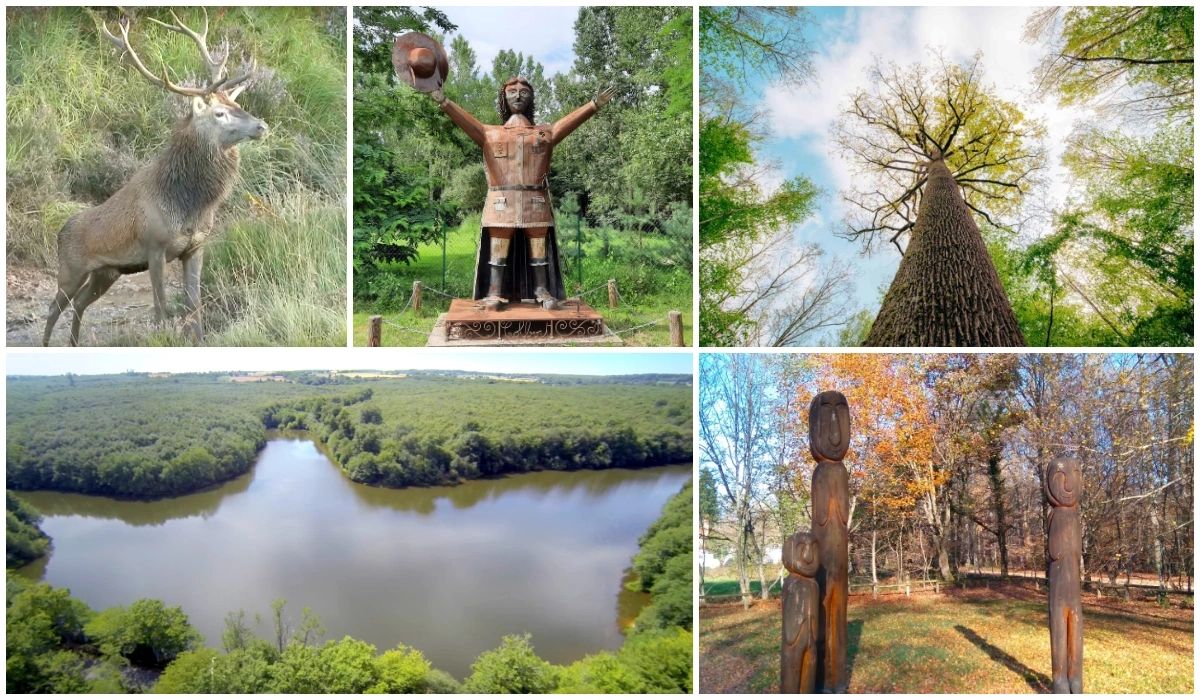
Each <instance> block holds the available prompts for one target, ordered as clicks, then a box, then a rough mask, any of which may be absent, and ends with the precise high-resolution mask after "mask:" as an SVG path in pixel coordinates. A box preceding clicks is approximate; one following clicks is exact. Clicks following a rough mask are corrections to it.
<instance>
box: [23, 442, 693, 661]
mask: <svg viewBox="0 0 1200 700" xmlns="http://www.w3.org/2000/svg"><path fill="white" fill-rule="evenodd" d="M690 474H691V468H690V466H668V467H655V468H652V469H641V470H625V469H609V470H604V471H594V472H538V473H534V474H524V475H520V476H514V477H508V478H504V479H497V480H480V481H472V482H469V483H466V484H463V485H460V486H454V487H443V488H427V489H418V488H414V489H403V490H392V489H382V488H371V487H367V486H362V485H360V484H355V483H353V482H351V481H350V480H349V479H347V478H346V477H344V476H343V475H342V474H341V472H339V471H338V470H337V468H336V467H335V466H334V465H333V464H332V463H330V462H329V460H328V459H327V458H326V457H325V456H324V455H323V454H321V452H320V451H319V450H318V449H317V447H316V445H314V444H313V443H312V442H311V441H310V440H308V439H305V438H302V437H295V436H280V437H278V438H277V439H273V440H271V441H270V442H268V443H267V446H266V448H265V449H264V450H263V452H262V453H261V454H260V455H259V458H258V462H257V464H256V465H255V467H254V469H252V470H251V471H250V473H248V474H246V475H244V476H242V477H239V478H238V479H235V480H233V481H231V482H228V483H226V484H224V485H223V486H221V487H220V488H218V489H214V490H212V491H206V492H204V493H199V494H193V495H190V496H184V497H181V498H171V499H166V500H161V501H154V502H149V503H146V502H137V501H117V500H113V499H109V498H100V497H96V496H80V495H75V494H63V493H53V492H47V491H39V492H25V493H23V494H22V496H23V497H24V498H25V499H26V500H28V501H29V502H30V503H31V504H33V506H34V507H35V508H37V509H38V510H39V511H41V512H42V514H43V515H44V516H45V520H44V521H43V523H42V529H43V530H45V531H46V532H47V533H48V534H49V535H50V536H51V537H52V538H53V540H54V545H53V551H52V553H51V554H50V555H49V556H48V557H46V558H44V559H41V560H39V561H36V562H34V563H32V564H30V565H29V566H26V567H25V568H23V569H21V570H20V573H22V574H24V575H27V576H30V577H32V578H37V579H43V580H45V581H47V582H49V583H51V584H54V585H56V586H65V587H67V588H70V589H71V592H72V594H73V595H75V596H77V597H79V598H81V599H83V600H84V601H86V602H87V603H88V604H89V605H91V606H92V607H93V608H97V609H100V608H105V607H109V606H113V605H127V604H129V603H131V602H133V601H134V600H137V599H138V598H160V599H162V600H164V601H167V602H168V603H169V604H172V605H181V606H182V607H183V609H184V611H185V612H186V613H187V614H188V617H189V618H190V619H191V621H192V624H193V625H195V626H196V628H197V629H199V630H200V632H201V633H202V634H203V635H204V636H205V640H206V643H207V644H208V645H209V646H215V647H219V646H220V643H221V641H220V640H221V629H222V626H223V620H224V617H225V614H226V613H227V612H230V611H234V610H238V609H244V610H245V611H246V612H247V619H252V618H253V616H254V614H255V613H258V614H260V615H262V617H263V620H267V619H269V617H270V610H271V601H272V600H273V599H275V598H281V597H282V598H287V600H288V607H287V612H288V615H289V616H290V617H291V619H292V621H293V622H296V621H298V620H299V617H300V609H301V608H302V607H305V606H307V607H310V608H312V609H313V611H314V612H315V613H316V614H317V615H318V616H319V617H320V618H321V622H322V623H323V624H324V626H325V627H326V629H327V634H326V637H325V638H326V639H340V638H341V637H342V636H343V635H350V636H352V637H356V638H359V639H364V640H366V641H368V642H370V643H372V644H374V645H376V646H377V647H378V648H379V650H380V651H383V650H384V649H387V648H390V647H392V646H394V645H396V644H398V643H403V644H407V645H409V646H413V647H416V648H417V649H420V650H421V651H422V652H423V653H424V654H425V655H426V657H428V658H429V660H430V661H431V662H432V663H433V664H434V666H436V667H437V668H441V669H443V670H445V671H448V672H450V673H451V674H453V675H455V676H457V677H459V678H462V677H464V676H465V675H467V674H468V673H469V671H470V664H471V662H472V661H473V660H474V659H475V657H477V656H478V655H479V654H480V652H483V651H485V650H487V649H492V648H495V647H496V646H497V645H498V644H499V643H500V638H501V636H502V635H505V634H519V633H523V632H529V633H531V634H532V635H533V640H532V641H533V644H534V647H535V649H537V651H538V654H539V655H540V656H542V657H543V658H546V659H549V660H551V661H553V662H555V663H566V662H570V661H573V660H576V659H579V658H580V657H582V656H584V655H586V654H589V653H593V652H596V651H599V650H602V649H615V648H617V647H619V646H620V645H621V642H622V639H623V638H622V635H621V626H620V621H621V620H622V619H628V618H629V616H630V615H631V614H636V609H637V608H638V607H640V606H641V605H644V603H645V600H644V598H643V597H641V596H638V595H636V594H633V595H631V594H629V593H622V578H623V577H624V576H625V572H626V570H627V569H628V567H629V565H630V561H631V558H632V557H633V555H634V554H635V553H636V552H637V547H638V546H637V540H638V537H639V536H640V535H641V534H642V533H643V532H644V531H645V530H646V528H647V527H648V526H649V525H650V523H652V522H653V521H654V520H655V519H656V518H657V517H658V515H659V513H660V512H661V510H662V506H663V504H664V503H666V501H667V499H668V498H669V497H670V496H671V495H672V494H674V493H675V492H676V491H678V490H679V489H680V487H682V486H683V484H684V483H685V482H686V481H687V479H688V478H689V476H690ZM258 631H259V633H260V634H261V635H262V636H264V637H267V638H269V637H270V634H269V629H268V627H267V623H265V622H263V623H261V624H260V625H259V628H258Z"/></svg>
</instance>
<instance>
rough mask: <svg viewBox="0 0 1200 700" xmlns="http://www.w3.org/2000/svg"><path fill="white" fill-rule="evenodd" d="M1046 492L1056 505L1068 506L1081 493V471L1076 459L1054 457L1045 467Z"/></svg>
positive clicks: (1075, 500)
mask: <svg viewBox="0 0 1200 700" xmlns="http://www.w3.org/2000/svg"><path fill="white" fill-rule="evenodd" d="M1046 493H1047V494H1048V495H1049V496H1050V502H1051V503H1053V504H1054V505H1056V506H1060V507H1064V508H1070V507H1072V506H1074V505H1076V504H1077V503H1079V497H1080V496H1081V495H1083V471H1082V470H1080V468H1079V460H1077V459H1056V460H1054V461H1053V462H1050V466H1049V467H1047V468H1046Z"/></svg>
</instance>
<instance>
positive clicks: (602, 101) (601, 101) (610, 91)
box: [594, 85, 617, 107]
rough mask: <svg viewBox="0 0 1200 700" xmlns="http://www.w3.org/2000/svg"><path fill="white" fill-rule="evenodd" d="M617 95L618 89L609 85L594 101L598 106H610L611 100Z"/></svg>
mask: <svg viewBox="0 0 1200 700" xmlns="http://www.w3.org/2000/svg"><path fill="white" fill-rule="evenodd" d="M615 94H617V89H616V88H615V87H613V86H612V85H609V86H608V87H606V88H604V89H603V90H601V91H600V92H598V93H596V99H595V100H594V101H595V103H596V106H597V107H603V106H604V105H606V104H608V103H609V100H611V99H612V98H613V95H615Z"/></svg>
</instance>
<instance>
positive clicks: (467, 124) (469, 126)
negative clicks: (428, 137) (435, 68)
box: [430, 90, 484, 146]
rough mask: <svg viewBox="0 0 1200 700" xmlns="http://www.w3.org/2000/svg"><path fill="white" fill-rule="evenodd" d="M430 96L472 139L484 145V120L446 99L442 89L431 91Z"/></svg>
mask: <svg viewBox="0 0 1200 700" xmlns="http://www.w3.org/2000/svg"><path fill="white" fill-rule="evenodd" d="M430 97H432V98H433V100H434V101H435V102H437V103H438V106H440V107H441V108H442V111H443V112H445V113H446V115H447V116H448V117H450V121H452V122H454V123H455V124H457V125H458V128H460V129H462V130H463V131H465V132H467V136H470V137H471V140H472V141H474V142H475V143H477V144H479V145H480V146H482V145H483V139H484V137H483V122H481V121H479V120H478V119H476V118H475V115H473V114H471V113H470V112H468V111H467V110H465V109H463V108H462V107H459V106H458V105H457V104H455V103H454V101H453V100H449V99H446V96H445V95H444V94H442V91H441V90H434V91H433V92H432V93H430Z"/></svg>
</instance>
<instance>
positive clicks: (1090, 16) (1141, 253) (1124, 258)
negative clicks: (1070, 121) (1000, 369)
mask: <svg viewBox="0 0 1200 700" xmlns="http://www.w3.org/2000/svg"><path fill="white" fill-rule="evenodd" d="M1193 15H1194V10H1193V8H1191V7H1073V8H1048V9H1045V10H1039V11H1038V12H1035V13H1034V14H1033V15H1032V16H1031V17H1030V19H1029V22H1028V24H1027V30H1028V31H1027V36H1028V38H1030V39H1037V40H1041V41H1042V42H1043V43H1044V44H1045V46H1046V49H1047V52H1046V55H1045V57H1044V59H1043V62H1042V64H1041V66H1040V68H1039V71H1038V74H1037V79H1038V88H1039V89H1040V90H1041V92H1042V93H1043V94H1054V95H1057V96H1058V98H1059V100H1060V101H1061V102H1062V103H1063V104H1079V105H1083V106H1088V107H1093V108H1096V110H1097V111H1098V112H1099V115H1100V116H1099V118H1095V119H1089V120H1080V121H1079V122H1077V123H1076V127H1075V132H1074V133H1073V134H1072V135H1071V138H1070V140H1069V142H1068V144H1067V152H1066V155H1065V156H1064V163H1065V165H1066V166H1067V167H1068V168H1069V170H1070V172H1071V174H1072V175H1073V176H1074V178H1075V179H1076V180H1077V181H1078V182H1079V183H1080V188H1079V189H1080V190H1081V196H1079V197H1076V198H1073V199H1072V200H1071V201H1068V202H1067V203H1066V204H1065V206H1063V207H1062V208H1061V209H1060V210H1058V211H1056V212H1055V217H1054V222H1053V229H1052V231H1051V233H1050V234H1049V235H1047V236H1045V237H1044V238H1043V239H1041V240H1039V241H1036V242H1035V243H1034V244H1032V245H1029V246H1028V247H1026V248H1025V249H1024V250H1023V251H1020V252H1019V253H1018V255H1017V256H1016V265H1015V266H1014V269H1013V272H1012V274H1011V280H1012V284H1011V285H1009V286H1010V287H1013V288H1016V289H1022V288H1023V289H1024V290H1026V291H1025V294H1026V295H1027V296H1028V297H1029V299H1030V303H1029V306H1030V307H1032V308H1038V309H1040V313H1037V314H1036V315H1035V314H1028V315H1027V316H1028V318H1029V321H1032V322H1036V323H1038V324H1039V326H1040V327H1039V328H1038V331H1040V336H1043V337H1045V338H1046V342H1047V344H1050V343H1051V342H1053V343H1054V344H1060V345H1070V344H1080V345H1082V344H1088V345H1131V346H1147V345H1178V346H1186V345H1191V344H1192V338H1193V337H1194V328H1193V325H1194V320H1193V318H1194V309H1195V303H1194V293H1195V286H1194V267H1195V259H1194V252H1193V247H1194V238H1195V233H1194V225H1193V222H1192V219H1193V215H1194V203H1193V192H1194V179H1195V170H1194V165H1193V162H1192V161H1193V153H1194V150H1195V143H1194V136H1193V133H1192V132H1193V121H1194V106H1193V100H1194V85H1193V76H1192V71H1193V68H1192V64H1193V54H1194V47H1193V31H1194V30H1193V26H1192V25H1193ZM1064 302H1069V303H1064ZM1022 321H1023V323H1022V325H1032V323H1031V322H1029V321H1026V320H1025V319H1022ZM1043 329H1044V330H1043ZM1077 339H1084V340H1086V341H1090V342H1073V341H1076V340H1077Z"/></svg>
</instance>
